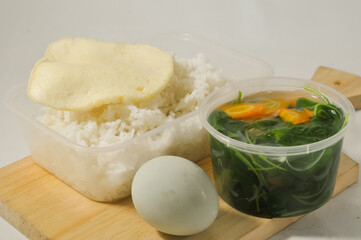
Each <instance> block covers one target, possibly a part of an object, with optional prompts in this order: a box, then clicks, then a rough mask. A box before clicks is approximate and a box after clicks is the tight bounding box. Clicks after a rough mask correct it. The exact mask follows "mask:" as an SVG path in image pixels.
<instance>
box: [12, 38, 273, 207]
mask: <svg viewBox="0 0 361 240" xmlns="http://www.w3.org/2000/svg"><path fill="white" fill-rule="evenodd" d="M140 42H141V43H148V44H150V45H153V46H156V47H158V48H160V49H162V50H165V51H169V52H173V53H175V54H176V55H177V56H180V57H194V56H195V55H196V54H198V53H203V54H204V55H205V56H206V57H207V58H208V59H209V60H210V61H211V62H212V63H213V65H215V66H216V67H218V68H221V69H223V71H224V75H225V76H226V77H227V78H229V79H230V80H231V81H232V80H233V81H238V80H241V79H244V78H249V77H262V76H271V75H272V74H273V70H272V68H271V67H270V66H269V65H268V64H266V63H264V62H262V61H260V60H257V59H254V58H251V57H248V56H245V55H243V54H241V53H239V52H236V51H234V50H231V49H228V48H225V47H222V46H220V45H217V44H214V43H211V42H209V41H207V40H203V39H200V38H198V37H195V36H191V35H189V34H161V35H157V36H154V37H151V38H149V39H145V40H143V41H140ZM7 105H8V106H10V108H11V109H12V110H13V111H14V112H15V113H16V114H17V115H18V116H19V119H20V122H21V125H22V127H23V130H24V134H25V137H26V140H27V143H28V145H29V148H30V151H31V155H32V159H33V160H34V161H35V162H36V163H38V164H39V165H40V166H42V167H44V168H45V169H46V170H48V171H49V172H51V173H52V174H54V175H55V176H57V177H58V178H60V179H61V180H63V181H64V182H65V183H67V184H68V185H70V186H72V187H73V188H74V189H76V190H77V191H79V192H80V193H82V194H84V195H85V196H87V197H88V198H90V199H93V200H96V201H104V202H108V201H115V200H119V199H121V198H124V197H126V196H128V195H129V194H130V186H131V182H132V179H133V176H134V174H135V172H136V171H137V169H138V168H139V167H140V166H141V165H142V164H143V163H144V162H146V161H148V160H150V159H152V158H154V157H157V156H161V155H177V156H181V157H185V158H188V159H190V160H193V161H197V160H199V159H201V158H204V157H205V156H207V155H208V154H209V146H208V138H207V137H208V136H207V133H206V131H205V130H204V129H203V128H202V124H201V123H200V121H199V118H198V115H197V112H196V111H194V112H191V113H189V114H186V115H184V116H182V117H180V118H178V119H176V120H174V121H172V122H170V123H167V124H164V125H162V126H160V127H158V128H155V129H153V130H151V131H149V132H147V133H145V134H143V135H141V136H138V137H136V138H134V139H132V140H130V141H126V142H123V143H121V144H117V145H112V146H109V147H84V146H80V145H78V144H75V143H73V142H71V141H70V140H68V139H67V138H65V137H63V136H61V135H60V134H58V133H56V132H55V131H53V130H51V129H50V128H48V127H47V126H45V125H43V124H42V123H40V122H39V121H38V120H37V117H38V116H40V115H41V114H42V111H41V109H42V107H43V106H41V105H39V104H36V103H33V102H31V101H30V100H29V99H28V97H27V93H26V84H23V85H22V86H19V87H17V88H15V89H13V90H12V91H11V92H10V93H9V94H8V97H7Z"/></svg>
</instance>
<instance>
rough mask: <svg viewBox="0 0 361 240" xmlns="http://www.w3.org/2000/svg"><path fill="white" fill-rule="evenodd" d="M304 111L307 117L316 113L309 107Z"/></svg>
mask: <svg viewBox="0 0 361 240" xmlns="http://www.w3.org/2000/svg"><path fill="white" fill-rule="evenodd" d="M303 112H304V113H305V114H306V116H307V117H310V118H311V117H313V115H314V113H313V111H312V110H310V109H308V108H304V109H303Z"/></svg>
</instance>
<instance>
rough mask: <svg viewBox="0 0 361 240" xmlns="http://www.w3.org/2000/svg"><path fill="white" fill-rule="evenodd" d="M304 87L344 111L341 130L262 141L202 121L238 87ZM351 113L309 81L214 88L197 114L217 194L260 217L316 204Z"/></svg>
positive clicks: (325, 195)
mask: <svg viewBox="0 0 361 240" xmlns="http://www.w3.org/2000/svg"><path fill="white" fill-rule="evenodd" d="M305 86H308V87H310V88H313V89H315V90H317V91H319V92H321V93H322V94H324V95H325V96H326V97H327V98H328V99H329V100H330V101H331V103H332V104H334V105H336V106H337V107H340V108H341V109H342V110H343V112H344V113H345V114H349V119H348V123H347V125H346V126H345V127H344V128H343V129H342V130H341V131H339V132H338V133H336V134H335V135H333V136H331V137H329V138H327V139H325V140H322V141H319V142H315V143H312V144H307V145H299V146H288V147H279V146H262V145H254V144H249V143H245V142H241V141H237V140H235V139H232V138H229V137H227V136H226V135H224V134H222V133H220V132H218V131H217V130H215V129H214V128H213V127H212V126H211V124H210V123H209V122H208V121H207V118H208V116H209V114H210V113H211V112H212V111H213V110H214V109H215V108H217V107H218V106H220V105H222V104H225V103H227V102H229V101H232V100H234V99H236V98H237V97H238V91H241V92H242V96H247V95H251V94H254V93H257V92H261V91H293V90H301V91H302V90H303V89H304V87H305ZM354 112H355V110H354V108H353V106H352V104H351V103H350V102H349V101H348V99H347V98H346V97H344V96H343V95H342V94H340V93H338V92H337V91H335V90H333V89H331V88H329V87H327V86H324V85H322V84H319V83H316V82H313V81H305V80H299V79H291V78H276V77H273V78H259V79H249V80H244V81H240V82H237V83H234V84H233V85H232V86H229V87H225V88H222V89H218V90H216V91H214V92H213V93H212V94H210V95H209V96H208V97H206V98H205V100H204V101H203V102H202V104H201V106H200V110H199V114H200V119H201V122H202V124H203V126H204V127H205V128H206V129H207V131H208V132H209V135H210V145H211V156H212V166H213V173H214V179H215V182H216V188H217V191H218V194H219V195H220V196H221V198H222V199H223V200H224V201H225V202H227V203H228V204H229V205H230V206H232V207H233V208H235V209H237V210H239V211H241V212H244V213H246V214H250V215H253V216H258V217H265V218H273V217H291V216H297V215H302V214H305V213H308V212H311V211H313V210H315V209H317V208H319V207H321V206H322V205H323V204H324V203H326V202H327V201H328V200H329V199H330V197H331V195H332V193H333V190H334V184H335V180H336V174H337V169H338V164H339V160H340V155H341V148H342V141H343V138H344V135H345V132H346V130H347V128H348V126H349V125H350V124H351V122H352V120H353V118H354ZM260 162H261V163H262V164H263V165H262V166H261V167H260V164H259V163H260Z"/></svg>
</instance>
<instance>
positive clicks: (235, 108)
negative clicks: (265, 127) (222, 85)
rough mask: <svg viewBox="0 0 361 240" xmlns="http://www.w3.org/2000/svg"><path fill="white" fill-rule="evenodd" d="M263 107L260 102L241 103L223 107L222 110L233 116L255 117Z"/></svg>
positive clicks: (237, 117)
mask: <svg viewBox="0 0 361 240" xmlns="http://www.w3.org/2000/svg"><path fill="white" fill-rule="evenodd" d="M262 109H263V104H260V103H239V104H234V105H229V106H226V107H223V108H222V110H223V111H224V112H225V113H226V114H227V115H228V116H230V117H231V118H236V119H239V118H254V117H257V116H258V115H259V113H260V112H261V111H262Z"/></svg>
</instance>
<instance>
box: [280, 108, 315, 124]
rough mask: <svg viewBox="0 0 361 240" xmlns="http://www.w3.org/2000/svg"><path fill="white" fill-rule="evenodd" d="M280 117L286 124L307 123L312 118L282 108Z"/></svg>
mask: <svg viewBox="0 0 361 240" xmlns="http://www.w3.org/2000/svg"><path fill="white" fill-rule="evenodd" d="M278 116H280V117H281V119H282V120H283V121H285V122H291V123H293V124H300V123H306V122H309V121H310V118H309V117H308V116H307V115H306V114H305V113H304V112H300V111H297V110H294V109H287V108H282V109H280V111H279V112H278Z"/></svg>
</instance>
